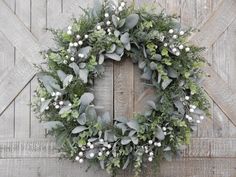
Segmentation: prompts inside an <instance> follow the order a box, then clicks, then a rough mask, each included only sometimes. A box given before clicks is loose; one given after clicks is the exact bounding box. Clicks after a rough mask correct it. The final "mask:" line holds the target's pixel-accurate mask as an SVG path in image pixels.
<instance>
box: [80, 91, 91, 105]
mask: <svg viewBox="0 0 236 177" xmlns="http://www.w3.org/2000/svg"><path fill="white" fill-rule="evenodd" d="M93 100H94V95H93V94H92V93H89V92H85V93H84V94H83V95H82V96H81V97H80V103H81V104H82V105H89V104H90V103H91V102H92V101H93Z"/></svg>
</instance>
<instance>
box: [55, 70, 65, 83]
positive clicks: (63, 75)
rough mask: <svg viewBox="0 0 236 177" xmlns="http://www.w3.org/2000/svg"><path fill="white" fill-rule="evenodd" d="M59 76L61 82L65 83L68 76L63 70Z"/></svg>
mask: <svg viewBox="0 0 236 177" xmlns="http://www.w3.org/2000/svg"><path fill="white" fill-rule="evenodd" d="M57 75H58V77H59V79H60V80H61V82H63V81H64V80H65V78H66V76H67V75H66V74H65V73H64V72H63V71H62V70H58V71H57Z"/></svg>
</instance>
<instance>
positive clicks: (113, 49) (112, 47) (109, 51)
mask: <svg viewBox="0 0 236 177" xmlns="http://www.w3.org/2000/svg"><path fill="white" fill-rule="evenodd" d="M115 51H116V45H115V44H112V45H111V47H110V50H108V51H107V53H114V52H115Z"/></svg>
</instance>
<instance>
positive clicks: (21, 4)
mask: <svg viewBox="0 0 236 177" xmlns="http://www.w3.org/2000/svg"><path fill="white" fill-rule="evenodd" d="M30 8H31V3H30V0H17V1H16V15H17V16H18V17H19V18H20V20H21V21H22V22H23V23H24V25H25V26H26V27H27V28H28V30H30V28H31V9H30Z"/></svg>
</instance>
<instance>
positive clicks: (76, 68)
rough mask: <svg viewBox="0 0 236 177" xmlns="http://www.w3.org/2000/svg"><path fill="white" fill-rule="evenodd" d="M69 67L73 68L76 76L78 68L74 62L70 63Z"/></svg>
mask: <svg viewBox="0 0 236 177" xmlns="http://www.w3.org/2000/svg"><path fill="white" fill-rule="evenodd" d="M69 67H70V68H72V69H73V71H74V73H75V75H76V76H79V72H80V68H79V66H78V65H77V64H76V63H74V62H73V63H70V64H69Z"/></svg>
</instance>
